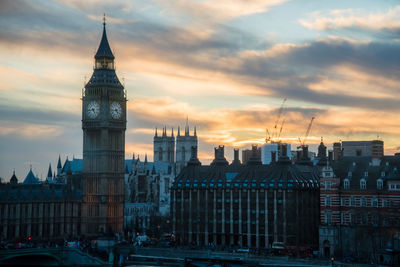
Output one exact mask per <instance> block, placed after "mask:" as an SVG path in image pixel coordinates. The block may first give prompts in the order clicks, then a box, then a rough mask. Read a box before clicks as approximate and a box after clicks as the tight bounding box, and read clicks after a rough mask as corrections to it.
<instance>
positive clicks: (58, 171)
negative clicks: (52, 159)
mask: <svg viewBox="0 0 400 267" xmlns="http://www.w3.org/2000/svg"><path fill="white" fill-rule="evenodd" d="M61 170H62V165H61V157H60V155H58V163H57V176H59V175H60V174H61Z"/></svg>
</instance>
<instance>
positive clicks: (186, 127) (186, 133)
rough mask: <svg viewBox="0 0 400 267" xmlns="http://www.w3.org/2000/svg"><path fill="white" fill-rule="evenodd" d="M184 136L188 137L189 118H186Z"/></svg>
mask: <svg viewBox="0 0 400 267" xmlns="http://www.w3.org/2000/svg"><path fill="white" fill-rule="evenodd" d="M185 136H189V117H188V116H187V117H186V125H185Z"/></svg>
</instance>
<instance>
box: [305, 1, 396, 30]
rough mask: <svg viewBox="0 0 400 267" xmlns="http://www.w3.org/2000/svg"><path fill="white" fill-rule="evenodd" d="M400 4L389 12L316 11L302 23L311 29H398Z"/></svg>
mask: <svg viewBox="0 0 400 267" xmlns="http://www.w3.org/2000/svg"><path fill="white" fill-rule="evenodd" d="M399 17H400V6H396V7H394V8H390V9H389V10H388V11H387V12H385V13H383V12H379V13H369V14H360V11H359V10H354V9H343V10H332V11H330V12H329V13H328V14H321V13H320V12H314V13H312V14H311V18H310V19H309V20H304V19H302V20H300V21H299V22H300V24H301V25H302V26H304V27H306V28H309V29H315V30H333V29H338V28H350V27H360V28H364V29H371V30H381V29H396V28H399V27H400V20H399Z"/></svg>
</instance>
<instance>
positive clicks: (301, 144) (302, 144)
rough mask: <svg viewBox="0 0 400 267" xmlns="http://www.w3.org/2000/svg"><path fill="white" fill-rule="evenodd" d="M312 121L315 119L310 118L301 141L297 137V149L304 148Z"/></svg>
mask: <svg viewBox="0 0 400 267" xmlns="http://www.w3.org/2000/svg"><path fill="white" fill-rule="evenodd" d="M314 119H315V117H312V118H311V121H310V123H309V124H308V128H307V131H306V134H305V135H304V138H303V141H302V140H301V139H300V137H299V141H300V146H299V147H297V148H301V147H304V146H305V143H306V141H307V138H308V135H309V134H310V130H311V126H312V123H313V121H314Z"/></svg>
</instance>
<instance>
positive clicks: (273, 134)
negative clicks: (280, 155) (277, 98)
mask: <svg viewBox="0 0 400 267" xmlns="http://www.w3.org/2000/svg"><path fill="white" fill-rule="evenodd" d="M286 100H287V99H286V98H284V99H283V101H282V104H281V107H280V108H279V111H278V116H277V117H276V121H275V125H274V129H273V132H272V137H273V138H274V137H277V135H278V123H279V120H280V119H281V116H282V111H283V106H284V105H285V102H286Z"/></svg>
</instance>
